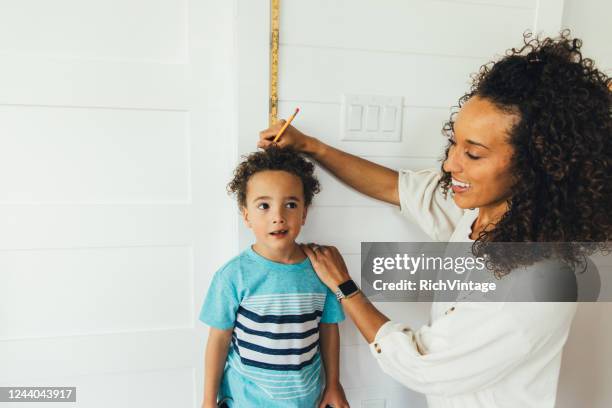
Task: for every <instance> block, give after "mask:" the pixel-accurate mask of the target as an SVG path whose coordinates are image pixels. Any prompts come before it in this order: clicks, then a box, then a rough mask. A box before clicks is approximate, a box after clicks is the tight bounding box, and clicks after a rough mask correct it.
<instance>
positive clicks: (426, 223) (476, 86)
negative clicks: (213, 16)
mask: <svg viewBox="0 0 612 408" xmlns="http://www.w3.org/2000/svg"><path fill="white" fill-rule="evenodd" d="M580 47H581V42H580V41H579V40H576V39H571V38H570V37H569V33H568V32H563V33H562V34H561V36H560V37H559V38H556V39H551V38H546V39H543V40H539V39H537V38H534V39H531V36H530V35H529V34H527V35H525V44H524V46H523V47H522V48H521V49H518V50H517V49H512V50H510V51H508V53H507V54H506V56H505V57H504V58H502V59H501V60H499V61H497V62H494V63H490V64H487V65H485V66H483V67H481V69H480V72H479V73H478V74H477V75H476V76H475V77H474V79H473V84H472V88H471V90H470V91H469V92H468V93H467V94H466V95H464V96H463V97H462V98H461V99H460V100H459V108H460V110H459V112H458V113H457V114H456V115H455V114H453V115H451V118H450V120H449V122H448V123H447V124H446V125H445V127H444V133H445V134H446V135H447V137H448V146H447V148H446V151H445V157H444V161H443V164H442V169H441V171H435V170H427V171H420V172H413V171H407V170H401V171H399V172H397V171H394V170H391V169H388V168H385V167H382V166H379V165H377V164H374V163H371V162H368V161H367V160H364V159H361V158H359V157H355V156H352V155H350V154H347V153H345V152H342V151H340V150H338V149H335V148H333V147H331V146H328V145H325V144H323V143H322V142H320V141H318V140H317V139H315V138H313V137H309V136H306V135H304V134H303V133H301V132H300V131H299V130H297V129H295V128H293V127H289V128H288V130H287V131H286V133H285V134H284V135H283V137H282V138H281V139H280V141H279V143H278V144H279V145H280V146H281V147H284V146H292V147H294V148H296V149H298V150H300V151H302V152H304V153H307V154H309V155H311V156H312V157H313V158H314V159H315V160H316V161H317V162H318V163H319V164H321V165H322V166H323V167H325V168H327V169H328V170H329V171H331V172H332V173H333V174H334V175H336V176H337V177H338V178H340V179H341V180H342V181H343V182H345V183H346V184H348V185H349V186H351V187H353V188H354V189H356V190H358V191H360V192H362V193H364V194H367V195H368V196H370V197H373V198H376V199H379V200H382V201H386V202H388V203H392V204H394V205H398V206H399V207H400V210H401V213H402V214H403V215H404V216H406V218H408V219H410V220H411V221H413V222H416V223H418V224H419V225H420V226H421V227H422V228H423V229H424V230H425V232H427V233H428V234H429V235H430V236H431V237H432V238H434V239H436V240H440V241H464V242H465V241H474V246H473V248H474V253H475V254H477V253H479V251H486V247H487V244H488V243H498V242H552V243H562V242H607V241H609V239H610V230H611V228H610V216H609V206H610V203H611V200H610V198H611V191H612V189H611V187H610V179H609V177H608V174H610V170H611V168H610V159H609V157H610V156H611V153H612V148H611V145H610V137H611V136H612V134H611V132H612V120H611V116H610V108H611V101H612V96H611V92H610V89H609V88H610V86H612V80H611V79H610V78H608V77H607V76H606V75H605V74H603V73H602V72H600V71H599V70H597V69H596V68H595V67H594V65H593V63H592V61H591V60H589V59H585V58H583V57H582V54H581V51H580ZM279 126H281V124H278V125H276V126H273V127H271V128H270V129H267V130H265V131H263V132H261V133H260V140H259V143H258V146H259V147H262V148H266V147H268V146H270V144H271V139H272V138H273V136H274V135H275V134H276V131H277V130H278V128H279ZM303 249H304V252H305V253H306V254H307V255H308V257H309V258H310V260H311V262H312V263H313V266H314V268H315V270H316V272H317V274H318V275H319V277H320V278H321V280H322V281H323V282H324V283H325V284H326V285H327V286H328V287H329V288H330V289H331V290H333V291H336V290H337V289H338V287H339V286H340V285H343V284H344V283H345V282H347V281H348V280H350V276H349V274H348V272H347V268H346V266H345V264H344V261H343V259H342V257H341V256H340V254H339V252H338V250H337V249H336V248H334V247H325V246H318V245H314V244H311V245H309V246H306V245H304V246H303ZM590 249H592V248H591V247H589V246H580V245H576V246H571V247H570V250H564V251H559V252H557V253H556V254H557V255H558V256H560V257H561V258H562V260H563V261H564V262H565V263H566V264H568V265H576V264H577V263H578V261H579V260H580V259H581V258H582V256H583V255H584V254H585V253H588V252H589V250H590ZM553 251H554V246H553ZM480 253H481V252H480ZM545 255H546V254H541V253H540V254H533V253H525V254H523V255H521V256H518V257H512V259H508V257H506V258H505V259H497V260H496V262H495V271H496V272H498V273H499V275H500V276H504V275H508V276H510V275H511V274H512V270H513V269H515V268H517V267H520V266H527V265H530V264H533V263H534V262H537V261H540V260H542V259H543V258H544V257H545ZM549 255H550V254H549ZM344 286H345V287H346V285H344ZM342 304H343V307H344V310H345V312H346V313H347V314H348V315H349V316H350V318H351V319H352V320H353V321H354V323H355V325H356V326H357V328H358V329H359V330H360V331H361V333H362V335H363V336H364V337H365V339H366V341H367V342H368V343H370V348H371V350H372V354H373V355H374V357H375V358H376V359H377V360H378V362H379V365H380V366H381V368H382V369H383V370H384V371H385V372H386V373H388V374H389V375H391V376H392V377H393V378H395V379H396V380H398V381H400V382H401V383H403V384H404V385H406V386H407V387H410V388H412V389H414V390H417V391H420V392H423V393H425V394H426V395H427V400H428V403H429V406H430V407H487V408H491V407H513V408H514V407H539V408H541V407H553V406H554V403H555V396H556V387H557V380H558V376H559V368H560V363H561V351H562V348H563V345H564V344H565V341H566V339H567V336H568V332H569V328H570V324H571V321H572V318H573V316H574V313H575V303H573V302H566V303H558V302H557V303H518V302H517V303H510V302H508V303H502V302H499V303H491V302H486V303H483V302H466V303H456V304H452V305H449V304H448V303H434V304H433V306H432V311H431V323H430V324H429V325H427V326H424V327H422V328H421V329H418V330H413V329H411V328H409V327H407V326H405V325H403V324H401V323H397V322H393V321H390V320H389V319H388V318H387V317H386V316H384V315H383V314H382V313H380V312H379V311H378V310H377V309H376V308H375V307H374V306H373V305H372V304H371V303H369V302H368V300H367V298H366V297H365V296H364V295H363V294H361V293H359V292H357V294H356V295H355V296H351V297H349V298H344V299H343V300H342Z"/></svg>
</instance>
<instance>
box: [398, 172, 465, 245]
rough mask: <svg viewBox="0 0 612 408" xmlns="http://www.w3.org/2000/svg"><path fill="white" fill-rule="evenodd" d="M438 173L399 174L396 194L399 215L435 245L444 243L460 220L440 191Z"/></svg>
mask: <svg viewBox="0 0 612 408" xmlns="http://www.w3.org/2000/svg"><path fill="white" fill-rule="evenodd" d="M440 177H441V175H440V172H439V171H438V170H434V169H429V170H421V171H411V170H400V171H399V177H398V192H399V201H400V211H401V214H402V215H403V216H404V217H406V218H408V219H409V220H411V221H412V222H415V223H416V224H417V225H419V226H420V227H421V228H422V229H423V231H425V233H426V234H427V235H429V236H430V237H431V238H432V239H434V240H436V241H448V240H449V239H450V237H451V235H452V234H453V231H454V230H455V227H456V226H457V223H458V222H459V220H460V219H461V217H462V216H463V210H462V209H461V208H459V207H457V205H456V204H455V202H454V201H453V199H452V197H451V195H450V194H448V195H447V197H446V198H445V197H444V196H443V194H442V191H441V190H440V186H439V185H438V182H439V180H440Z"/></svg>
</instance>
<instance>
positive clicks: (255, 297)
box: [244, 293, 327, 301]
mask: <svg viewBox="0 0 612 408" xmlns="http://www.w3.org/2000/svg"><path fill="white" fill-rule="evenodd" d="M326 296H327V295H326V294H325V293H278V294H274V295H252V296H248V297H245V298H244V300H245V301H256V300H270V299H325V297H326Z"/></svg>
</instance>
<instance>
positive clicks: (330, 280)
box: [301, 245, 389, 343]
mask: <svg viewBox="0 0 612 408" xmlns="http://www.w3.org/2000/svg"><path fill="white" fill-rule="evenodd" d="M301 247H302V250H303V251H304V253H305V254H306V255H307V256H308V258H310V262H311V263H312V267H313V268H314V270H315V272H316V273H317V275H318V276H319V279H321V281H322V282H323V283H324V284H325V285H326V286H327V287H328V288H329V289H330V290H331V291H332V292H335V291H336V290H337V289H338V285H339V284H341V283H343V282H346V281H347V280H349V279H351V276H350V275H349V273H348V269H347V268H346V264H345V263H344V259H343V258H342V255H340V252H339V251H338V249H337V248H336V247H332V246H329V247H328V246H324V247H323V246H321V247H318V248H319V249H317V250H316V251H313V250H312V248H311V247H310V246H308V245H301ZM342 308H343V309H344V312H345V313H346V314H348V316H349V317H350V318H351V320H352V321H353V322H354V323H355V326H357V329H359V331H360V332H361V335H362V336H363V337H364V338H365V339H366V341H367V342H368V343H371V342H372V341H374V337H375V336H376V333H377V332H378V330H379V329H380V328H381V326H382V325H383V324H385V323H386V322H388V321H389V318H388V317H387V316H385V315H384V314H382V313H381V312H380V311H379V310H378V309H376V307H374V305H373V304H372V303H370V301H369V300H368V298H367V297H365V296H364V295H363V294H362V293H358V294H357V295H355V296H351V297H350V298H348V299H344V300H342Z"/></svg>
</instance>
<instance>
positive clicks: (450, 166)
mask: <svg viewBox="0 0 612 408" xmlns="http://www.w3.org/2000/svg"><path fill="white" fill-rule="evenodd" d="M443 168H444V171H445V172H447V173H459V172H461V163H460V160H459V159H458V158H457V147H456V146H451V148H450V149H449V151H448V157H447V158H446V160H445V161H444V165H443Z"/></svg>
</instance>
